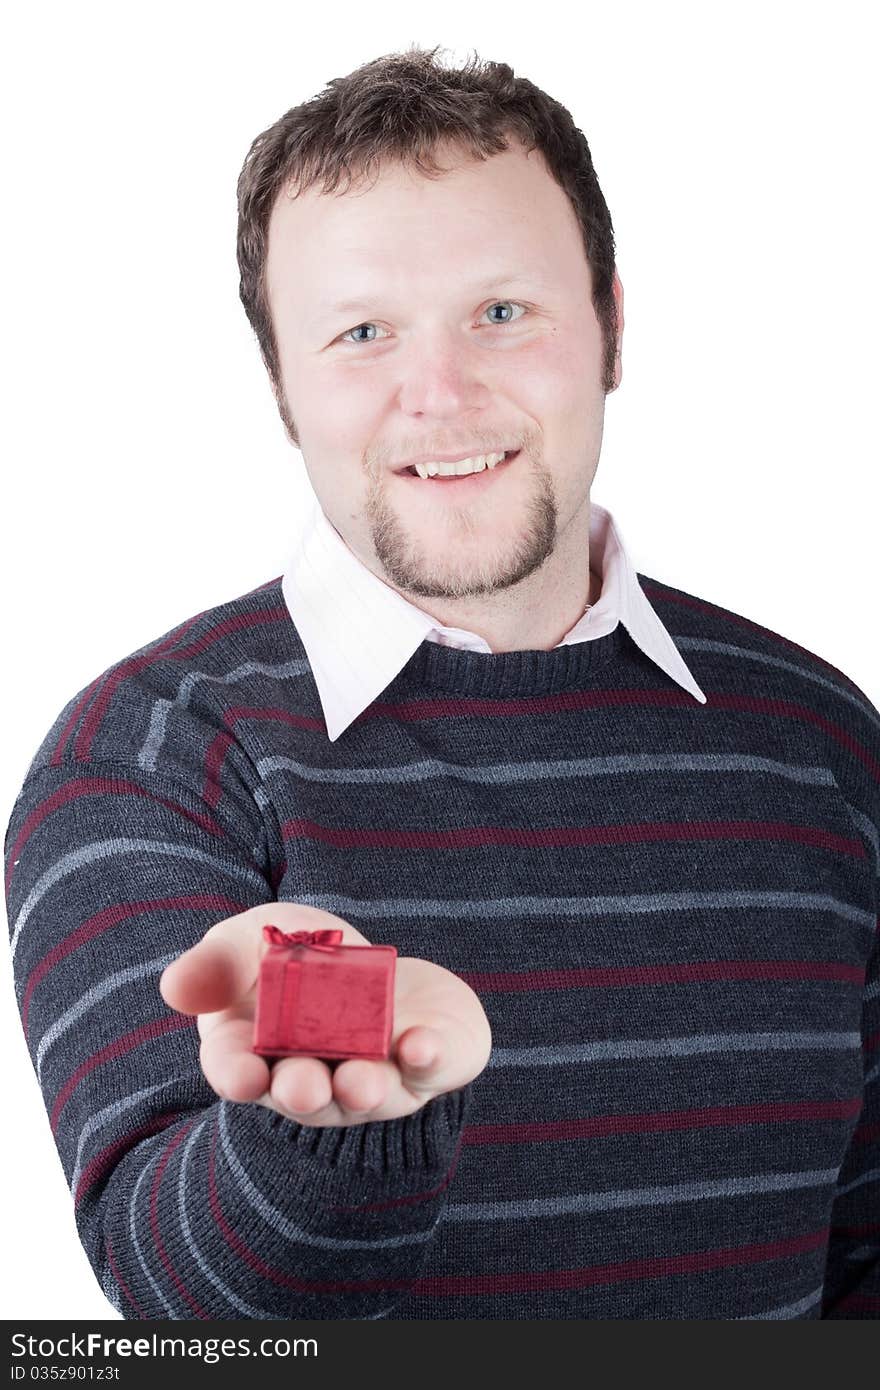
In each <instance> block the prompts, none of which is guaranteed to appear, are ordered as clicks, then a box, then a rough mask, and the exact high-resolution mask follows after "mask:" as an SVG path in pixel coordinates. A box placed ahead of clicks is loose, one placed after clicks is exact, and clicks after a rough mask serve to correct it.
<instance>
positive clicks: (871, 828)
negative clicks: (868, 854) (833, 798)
mask: <svg viewBox="0 0 880 1390" xmlns="http://www.w3.org/2000/svg"><path fill="white" fill-rule="evenodd" d="M838 791H840V787H839V786H838ZM840 796H841V799H842V801H843V804H844V806H845V807H846V809H847V811H848V812H849V814H850V816H851V817H852V819H853V820H854V822H855V825H856V829H857V830H860V831H861V832H862V834H863V835H864V836H865V837H866V838H867V839H868V840H870V841H871V846H872V848H873V850H874V861H875V870H876V872H877V873H878V874H880V834H878V833H877V827H876V825H875V824H874V822H873V821H872V820H871V819H870V817H868V816H866V815H865V814H864V813H863V812H862V811H860V810H859V808H858V807H857V806H853V805H852V803H851V802H849V801H847V799H846V797H845V796H844V795H843V792H842V791H840Z"/></svg>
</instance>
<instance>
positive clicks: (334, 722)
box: [282, 494, 706, 742]
mask: <svg viewBox="0 0 880 1390" xmlns="http://www.w3.org/2000/svg"><path fill="white" fill-rule="evenodd" d="M589 562H590V568H591V569H592V570H594V571H595V572H596V573H597V574H601V578H602V590H601V593H600V595H599V598H598V599H597V600H596V602H595V603H594V604H593V605H592V607H591V608H589V609H588V610H587V612H586V613H584V614H583V616H582V617H581V618H579V619H578V621H577V622H576V623H575V625H574V627H572V628H571V629H570V630H569V631H568V632H567V633H566V634H565V636H564V637H563V639H562V641H561V642H557V644H556V645H557V646H558V647H563V646H565V645H566V644H567V643H571V642H585V641H590V640H592V639H593V638H595V637H604V636H605V634H606V633H609V632H611V631H612V630H613V629H614V628H615V627H616V626H617V624H618V622H621V623H623V625H624V627H625V628H626V630H627V632H628V633H629V635H630V637H631V638H632V639H633V641H634V642H635V643H636V644H637V646H638V647H639V648H640V649H641V650H642V651H643V652H644V654H645V656H647V657H649V658H650V659H651V661H653V662H655V663H656V665H657V666H659V667H660V669H661V670H662V671H663V672H665V674H666V675H667V676H669V677H670V678H671V679H672V680H674V681H675V682H676V684H677V685H680V686H681V687H682V688H683V689H684V690H687V691H688V692H689V693H690V694H691V695H693V696H694V698H695V699H696V700H699V701H700V703H701V704H705V703H706V696H705V695H704V694H703V692H702V690H701V689H700V687H699V686H698V685H697V683H696V681H695V680H694V678H693V676H692V675H691V673H690V671H689V670H688V668H687V666H686V665H685V663H684V660H683V659H682V656H681V653H680V652H679V650H678V648H677V647H676V645H675V643H674V642H673V640H672V638H671V637H670V635H669V633H668V632H667V630H666V628H665V627H664V626H663V624H662V622H661V621H660V619H659V617H658V616H657V614H656V613H655V611H654V609H653V608H652V606H651V604H650V602H649V601H648V599H647V597H646V595H645V593H644V591H643V590H642V588H641V586H640V585H639V582H638V578H637V576H636V572H635V570H634V568H633V566H632V564H631V563H630V560H629V557H628V555H627V553H626V550H625V548H624V545H623V541H622V539H621V535H620V529H619V527H618V526H617V524H616V523H615V521H614V519H613V517H612V516H611V513H610V512H608V511H606V509H605V508H604V507H600V506H599V505H598V503H596V502H593V501H592V500H591V501H590V554H589ZM282 590H283V593H284V600H285V603H286V604H287V608H288V611H289V613H290V616H291V618H292V619H293V622H294V624H295V626H296V630H297V632H298V633H299V635H300V637H301V638H302V642H303V646H304V647H305V649H306V655H307V656H308V659H309V663H310V665H311V669H312V674H313V676H314V679H315V684H316V686H317V688H318V694H319V696H320V700H321V706H322V708H323V711H324V720H325V723H326V725H327V733H328V735H329V737H330V741H331V742H333V741H334V740H335V739H337V738H338V737H339V735H340V734H342V733H344V732H345V730H346V729H347V728H348V726H349V724H351V723H352V721H353V720H354V719H356V718H357V716H358V715H359V714H361V713H362V712H363V710H365V709H366V708H367V706H368V705H371V704H372V703H373V701H374V700H375V699H377V698H378V696H379V695H380V694H381V693H382V691H383V690H384V689H385V688H386V686H388V685H389V684H390V683H391V681H393V680H394V678H395V676H397V675H398V674H399V672H400V671H401V670H402V669H403V667H404V666H405V665H406V663H407V662H408V661H409V659H410V657H411V656H412V655H413V653H414V652H415V651H416V650H417V649H418V647H419V646H420V645H421V643H422V642H423V641H424V640H426V639H427V640H428V641H429V642H439V643H441V644H442V645H445V646H450V647H461V648H465V649H466V650H468V651H474V652H489V653H491V650H492V649H491V647H490V646H489V644H488V643H487V642H486V640H485V639H484V638H483V637H480V636H479V635H478V634H477V633H475V632H468V631H466V630H465V629H464V628H459V627H444V626H443V625H442V624H440V623H438V622H437V620H436V619H435V618H432V617H431V615H430V614H429V613H426V612H424V610H423V609H421V608H417V607H416V605H415V604H414V603H411V602H410V601H409V600H408V599H405V598H404V597H403V596H402V595H401V594H399V593H398V592H397V591H396V589H392V588H391V587H390V585H388V584H386V583H385V582H384V581H383V580H381V579H379V578H378V577H377V576H376V575H375V574H373V573H372V571H371V570H368V569H367V567H366V565H364V564H363V563H362V562H361V561H360V560H359V559H358V557H357V556H356V555H355V554H354V552H353V551H352V550H350V549H349V547H348V546H347V545H346V543H345V541H344V540H343V539H342V537H341V536H340V534H339V532H338V531H337V530H336V528H335V527H334V526H333V525H332V524H331V522H330V521H328V519H327V517H326V516H325V514H324V511H323V509H322V507H321V505H320V503H319V502H318V499H317V497H315V496H314V494H312V498H311V502H310V506H309V508H307V509H306V512H305V515H304V517H303V519H302V522H301V525H300V528H299V533H298V535H297V536H296V538H295V540H294V542H293V545H292V549H291V552H290V560H289V562H288V564H287V566H286V567H285V571H284V576H283V579H282Z"/></svg>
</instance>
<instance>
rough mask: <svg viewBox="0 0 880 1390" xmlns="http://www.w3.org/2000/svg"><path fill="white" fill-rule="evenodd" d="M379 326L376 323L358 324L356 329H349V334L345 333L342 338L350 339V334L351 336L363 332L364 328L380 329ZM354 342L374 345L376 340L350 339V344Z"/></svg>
mask: <svg viewBox="0 0 880 1390" xmlns="http://www.w3.org/2000/svg"><path fill="white" fill-rule="evenodd" d="M378 326H379V325H378V324H376V323H359V324H357V325H356V326H355V327H354V328H349V330H348V332H347V333H343V335H342V336H343V338H348V334H349V333H359V332H360V331H361V329H362V328H378ZM352 341H354V342H359V343H374V342H375V341H376V339H375V338H357V339H350V338H349V342H352Z"/></svg>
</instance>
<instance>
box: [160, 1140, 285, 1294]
mask: <svg viewBox="0 0 880 1390" xmlns="http://www.w3.org/2000/svg"><path fill="white" fill-rule="evenodd" d="M209 1120H210V1116H208V1115H206V1116H205V1118H204V1119H203V1120H202V1122H201V1124H198V1125H196V1127H195V1129H194V1130H193V1132H192V1134H191V1135H190V1136H189V1139H188V1140H187V1141H186V1144H185V1145H184V1150H183V1157H182V1158H181V1160H180V1175H179V1177H178V1179H177V1210H178V1213H179V1215H180V1225H181V1228H182V1230H183V1234H184V1235H185V1236H186V1244H187V1250H188V1253H189V1254H190V1255H192V1257H193V1259H194V1260H195V1262H196V1264H197V1265H198V1267H199V1269H200V1270H201V1271H202V1273H203V1274H204V1276H205V1278H206V1279H207V1280H208V1282H209V1283H211V1284H213V1285H214V1288H215V1289H216V1290H217V1292H218V1293H220V1294H222V1295H223V1297H224V1298H225V1299H226V1301H227V1303H228V1304H229V1305H230V1307H232V1308H236V1309H237V1310H238V1312H239V1313H241V1314H242V1316H243V1317H246V1318H263V1319H265V1318H270V1317H271V1316H272V1315H271V1313H267V1312H266V1310H265V1309H264V1308H255V1307H254V1305H253V1304H252V1303H245V1302H244V1300H243V1299H241V1298H239V1297H238V1296H237V1294H234V1293H233V1291H232V1289H231V1288H230V1287H229V1285H228V1284H224V1282H223V1280H222V1279H220V1278H219V1277H218V1275H217V1274H215V1273H214V1271H213V1269H211V1266H210V1265H209V1264H208V1262H207V1260H206V1259H205V1258H204V1256H203V1255H202V1253H201V1251H200V1250H199V1247H198V1245H197V1244H196V1238H195V1236H194V1235H193V1232H192V1228H191V1226H190V1224H189V1221H188V1219H187V1215H186V1166H187V1163H188V1162H189V1151H190V1149H191V1148H192V1146H193V1144H194V1143H195V1141H196V1139H198V1138H199V1136H200V1135H201V1133H202V1131H203V1130H204V1128H205V1126H206V1125H207V1124H208V1123H209ZM206 1182H207V1178H206ZM213 1316H214V1317H217V1316H218V1315H217V1314H216V1313H214V1314H213Z"/></svg>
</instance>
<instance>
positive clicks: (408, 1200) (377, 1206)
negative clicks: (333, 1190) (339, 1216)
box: [327, 1126, 467, 1212]
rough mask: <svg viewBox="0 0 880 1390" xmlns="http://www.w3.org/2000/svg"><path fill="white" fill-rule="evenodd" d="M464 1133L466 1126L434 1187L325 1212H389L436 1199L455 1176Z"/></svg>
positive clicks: (334, 1207) (335, 1207) (330, 1209)
mask: <svg viewBox="0 0 880 1390" xmlns="http://www.w3.org/2000/svg"><path fill="white" fill-rule="evenodd" d="M466 1132H467V1126H465V1129H464V1131H463V1132H462V1134H460V1135H459V1136H458V1142H457V1144H456V1146H455V1153H454V1154H453V1155H452V1162H451V1164H450V1165H449V1168H448V1169H447V1171H446V1176H445V1177H444V1178H443V1180H442V1181H441V1182H439V1183H438V1184H437V1186H436V1187H432V1188H429V1189H428V1190H427V1191H424V1192H411V1193H410V1194H409V1196H407V1197H393V1198H389V1199H388V1200H387V1201H384V1202H360V1203H359V1204H358V1205H357V1206H353V1207H337V1206H329V1207H328V1208H327V1210H328V1211H345V1212H352V1211H390V1210H391V1209H392V1208H394V1207H408V1206H412V1205H413V1203H415V1202H426V1201H428V1200H429V1199H430V1198H431V1197H438V1196H439V1195H440V1193H441V1192H444V1191H445V1190H446V1188H447V1187H448V1186H449V1184H450V1183H451V1182H452V1179H453V1178H454V1176H455V1170H456V1168H457V1167H458V1160H459V1158H460V1157H461V1148H462V1144H463V1143H464V1142H465V1140H464V1133H466Z"/></svg>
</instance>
